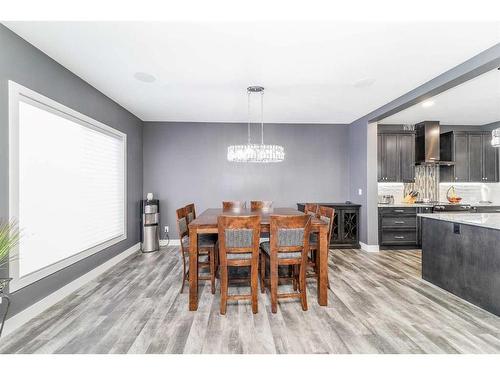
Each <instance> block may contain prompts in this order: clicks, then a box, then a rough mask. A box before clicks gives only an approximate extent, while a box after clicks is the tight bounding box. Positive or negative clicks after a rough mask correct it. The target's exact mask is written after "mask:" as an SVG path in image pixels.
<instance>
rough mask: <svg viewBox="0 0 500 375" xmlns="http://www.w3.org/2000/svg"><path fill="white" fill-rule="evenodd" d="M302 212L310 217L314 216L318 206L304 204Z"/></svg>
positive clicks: (315, 204)
mask: <svg viewBox="0 0 500 375" xmlns="http://www.w3.org/2000/svg"><path fill="white" fill-rule="evenodd" d="M304 212H305V213H306V214H308V215H311V216H316V214H317V213H318V204H317V203H306V204H305V205H304Z"/></svg>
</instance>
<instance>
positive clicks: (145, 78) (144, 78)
mask: <svg viewBox="0 0 500 375" xmlns="http://www.w3.org/2000/svg"><path fill="white" fill-rule="evenodd" d="M134 78H135V79H136V80H138V81H141V82H146V83H151V82H154V81H156V78H155V76H153V75H151V74H149V73H144V72H137V73H135V74H134Z"/></svg>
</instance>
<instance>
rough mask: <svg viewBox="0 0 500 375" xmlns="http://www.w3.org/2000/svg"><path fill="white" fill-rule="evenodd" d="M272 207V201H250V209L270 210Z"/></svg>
mask: <svg viewBox="0 0 500 375" xmlns="http://www.w3.org/2000/svg"><path fill="white" fill-rule="evenodd" d="M271 208H273V201H250V209H251V210H252V211H257V210H270V209H271Z"/></svg>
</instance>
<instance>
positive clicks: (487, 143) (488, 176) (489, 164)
mask: <svg viewBox="0 0 500 375" xmlns="http://www.w3.org/2000/svg"><path fill="white" fill-rule="evenodd" d="M482 138H483V144H482V151H483V155H482V157H483V176H482V180H483V181H485V182H490V181H491V182H498V181H499V176H498V148H496V147H493V146H492V145H491V133H490V132H487V133H483V134H482Z"/></svg>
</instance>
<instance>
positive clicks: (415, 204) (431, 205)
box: [378, 203, 435, 208]
mask: <svg viewBox="0 0 500 375" xmlns="http://www.w3.org/2000/svg"><path fill="white" fill-rule="evenodd" d="M378 206H379V207H389V208H390V207H434V206H435V204H431V203H392V204H384V203H379V204H378Z"/></svg>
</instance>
